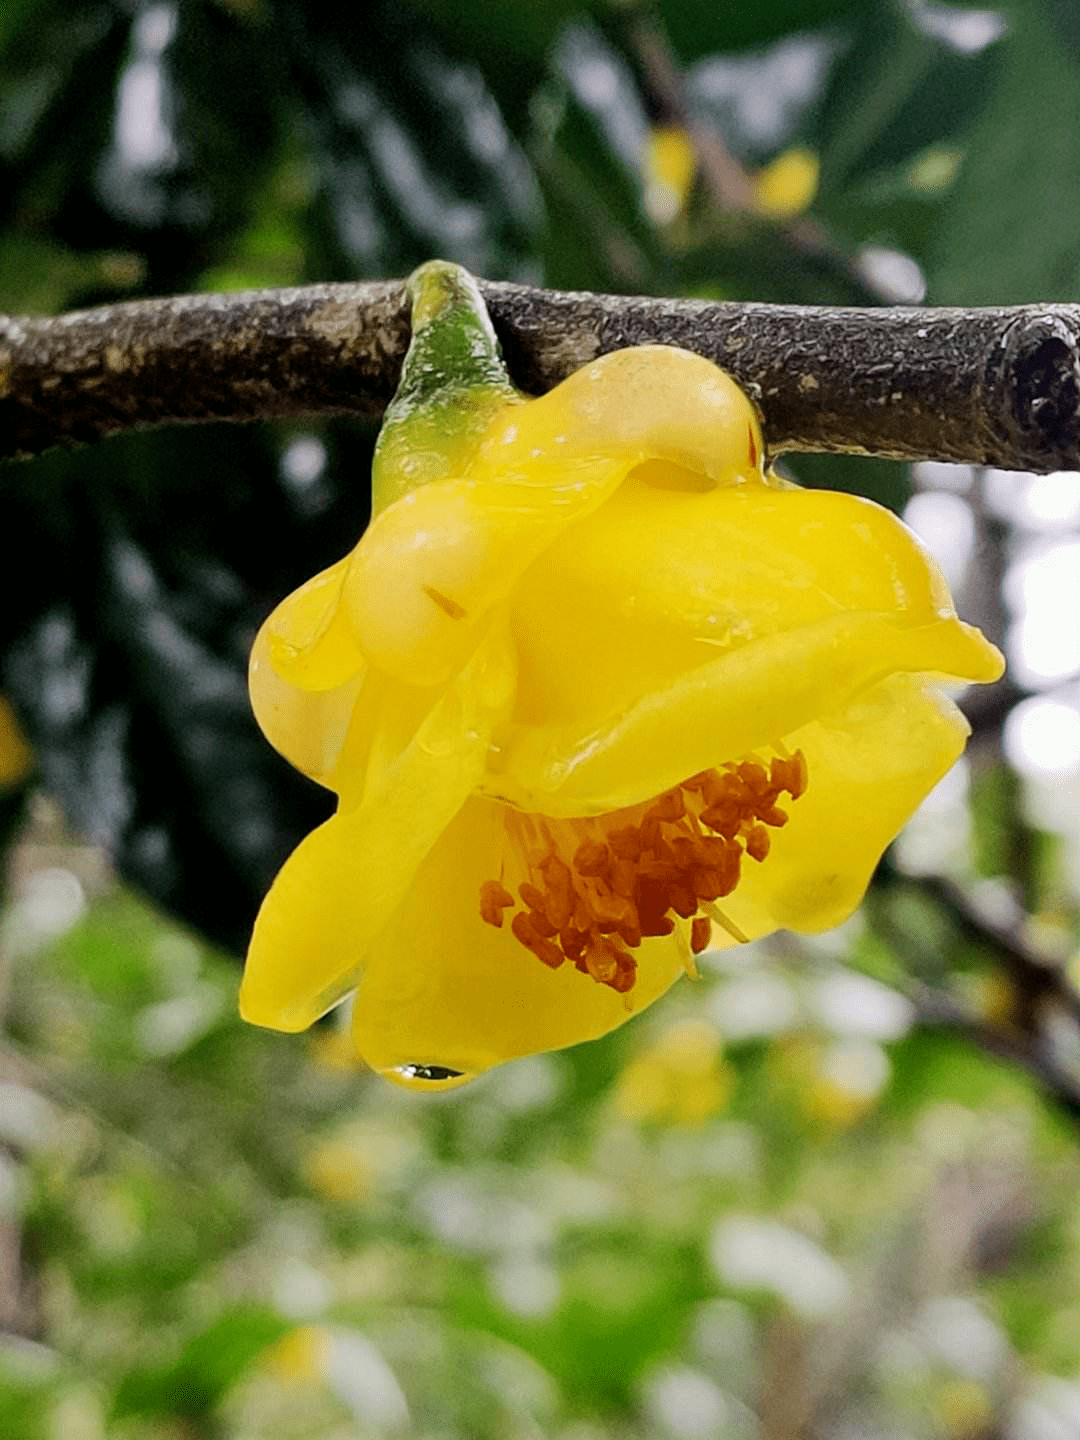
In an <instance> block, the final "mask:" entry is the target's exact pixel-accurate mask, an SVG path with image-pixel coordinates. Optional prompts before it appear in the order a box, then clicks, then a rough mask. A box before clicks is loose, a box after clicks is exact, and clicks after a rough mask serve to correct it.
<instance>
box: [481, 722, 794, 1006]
mask: <svg viewBox="0 0 1080 1440" xmlns="http://www.w3.org/2000/svg"><path fill="white" fill-rule="evenodd" d="M805 789H806V760H805V758H804V757H803V754H802V751H801V750H797V751H796V752H795V753H794V754H793V755H783V756H774V757H773V758H772V759H771V761H770V762H769V764H768V765H766V764H764V763H763V762H762V761H760V760H757V759H749V760H739V761H734V762H732V763H730V764H727V765H724V766H722V767H721V768H720V769H718V770H703V771H701V772H700V774H698V775H691V776H690V778H689V780H684V781H683V782H682V784H681V785H676V786H675V787H674V788H673V789H671V790H665V791H664V793H663V794H662V795H659V796H657V798H656V799H655V800H652V801H650V802H648V803H647V804H645V805H638V806H634V807H633V808H632V809H627V810H616V811H614V812H612V813H611V814H609V815H599V816H596V817H593V818H590V819H582V820H553V819H551V818H549V817H547V816H542V815H525V814H523V813H521V812H520V811H516V810H510V809H508V810H507V812H506V826H507V830H508V831H509V834H510V838H511V840H512V841H513V842H514V848H515V850H516V851H517V852H518V854H519V855H520V856H521V857H522V860H523V863H524V868H525V870H526V872H527V875H528V878H527V879H526V880H524V881H523V882H522V883H521V884H520V885H519V886H518V894H519V896H520V897H521V904H522V905H523V906H524V907H525V908H523V909H519V910H518V911H517V913H516V914H515V915H514V918H513V920H512V921H511V925H510V928H511V930H512V931H513V934H514V936H515V938H516V939H517V940H519V941H520V942H521V944H522V945H524V946H525V948H526V949H527V950H531V951H532V953H533V954H534V955H535V956H536V957H537V959H539V960H541V961H543V963H544V964H545V965H548V966H550V968H551V969H553V970H557V969H558V967H559V966H560V965H562V964H564V963H565V962H566V961H567V960H569V961H570V962H571V963H572V964H573V965H574V966H575V967H576V968H577V969H578V970H580V971H581V972H582V973H583V974H587V975H591V976H592V978H593V979H594V980H595V981H596V982H597V983H598V984H600V985H608V986H610V987H611V989H613V990H616V991H618V992H619V993H620V994H624V993H625V992H626V991H627V990H630V989H631V988H632V987H633V984H634V981H635V979H636V976H637V961H636V960H635V959H634V957H633V955H631V954H630V951H631V950H635V949H636V948H637V947H638V946H639V945H640V944H641V942H642V939H643V938H645V937H646V936H649V935H670V934H671V933H672V932H673V931H674V930H675V929H676V920H677V919H680V920H683V921H689V922H690V927H689V937H688V948H687V961H688V964H689V965H690V966H692V964H693V956H694V955H697V954H699V953H700V952H701V951H702V950H704V949H705V948H706V946H707V945H708V943H709V936H710V934H711V931H712V924H713V922H714V921H715V922H716V923H717V924H719V925H721V926H723V927H724V928H725V929H726V930H727V931H728V933H729V934H731V935H732V936H733V937H734V938H735V939H736V940H745V939H746V936H745V935H743V934H741V932H740V931H739V930H738V929H737V928H736V927H735V926H734V925H732V923H731V922H730V921H729V920H728V919H727V917H726V916H725V915H724V914H723V912H722V911H720V910H719V909H718V908H717V906H716V901H717V900H720V899H723V897H724V896H725V895H730V894H731V892H732V891H733V890H734V889H735V887H736V885H738V883H739V873H740V867H741V865H742V858H743V855H744V854H746V855H749V856H750V858H751V860H757V861H762V860H764V859H765V857H766V855H768V853H769V827H772V828H773V829H777V828H779V827H780V826H781V825H786V824H787V819H788V817H787V812H786V811H784V810H781V809H780V807H779V805H778V804H777V801H778V800H779V798H780V796H781V795H783V794H787V795H788V796H790V798H791V799H792V800H798V798H799V796H800V795H801V794H802V793H803V791H804V790H805ZM504 878H505V877H504ZM517 903H518V902H517V901H516V900H515V899H514V896H513V895H512V894H511V892H510V891H509V890H508V889H507V888H506V886H505V884H504V883H503V879H499V880H486V881H485V882H484V884H483V885H482V886H481V887H480V914H481V916H482V917H483V919H484V920H485V921H487V923H488V924H489V925H495V926H501V925H502V923H503V918H504V917H503V912H504V911H505V910H508V909H510V908H512V907H513V906H515V905H517ZM680 933H683V934H685V932H680Z"/></svg>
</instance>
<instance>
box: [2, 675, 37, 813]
mask: <svg viewBox="0 0 1080 1440" xmlns="http://www.w3.org/2000/svg"><path fill="white" fill-rule="evenodd" d="M33 763H34V757H33V755H32V753H31V750H30V742H29V741H28V740H27V739H26V736H25V735H24V734H23V731H22V727H21V726H20V724H19V722H18V720H17V719H16V718H15V711H14V710H13V709H12V708H11V704H10V702H9V701H8V700H7V699H6V697H5V696H3V695H0V791H3V790H7V789H10V788H13V787H14V786H16V785H19V784H21V783H22V781H23V780H25V779H26V777H27V776H28V775H29V773H30V770H31V768H32V766H33Z"/></svg>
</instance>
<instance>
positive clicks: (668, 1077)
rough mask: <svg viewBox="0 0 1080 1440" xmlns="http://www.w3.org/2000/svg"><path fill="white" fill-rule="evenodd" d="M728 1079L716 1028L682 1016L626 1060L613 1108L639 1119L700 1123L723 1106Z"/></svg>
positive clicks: (730, 1086)
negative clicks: (627, 1063) (683, 1018)
mask: <svg viewBox="0 0 1080 1440" xmlns="http://www.w3.org/2000/svg"><path fill="white" fill-rule="evenodd" d="M734 1085H735V1075H734V1071H733V1070H732V1068H731V1066H730V1065H728V1063H727V1062H726V1061H725V1059H724V1055H723V1044H722V1037H721V1035H720V1033H719V1031H718V1030H717V1029H716V1028H715V1026H713V1025H711V1024H710V1023H709V1022H708V1021H707V1020H682V1021H679V1022H677V1023H676V1024H674V1025H671V1026H669V1027H668V1029H667V1030H665V1031H664V1032H663V1034H661V1035H660V1036H659V1038H658V1039H657V1040H656V1042H655V1043H654V1044H653V1045H651V1046H649V1047H647V1048H646V1049H644V1050H642V1051H641V1052H640V1054H638V1055H636V1056H635V1057H634V1058H633V1059H632V1060H631V1061H630V1064H629V1065H628V1066H627V1067H626V1069H625V1070H624V1071H623V1072H622V1074H621V1075H620V1076H619V1083H618V1086H617V1088H616V1091H615V1109H616V1110H617V1111H618V1113H619V1114H620V1115H624V1116H625V1117H626V1118H627V1119H629V1120H638V1121H640V1122H642V1123H647V1122H650V1121H652V1122H654V1123H665V1122H666V1123H668V1124H671V1125H688V1126H692V1125H702V1124H704V1123H705V1121H706V1120H708V1119H710V1118H711V1117H712V1116H713V1115H716V1114H718V1113H719V1112H720V1111H721V1110H723V1109H724V1108H725V1107H726V1105H727V1104H728V1101H729V1100H730V1099H731V1092H732V1090H733V1089H734Z"/></svg>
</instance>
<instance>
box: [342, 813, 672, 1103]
mask: <svg viewBox="0 0 1080 1440" xmlns="http://www.w3.org/2000/svg"><path fill="white" fill-rule="evenodd" d="M503 817H504V810H503V807H502V806H500V805H498V804H496V803H494V802H491V801H485V800H482V799H472V800H470V801H469V802H468V803H467V804H466V805H465V806H464V808H463V809H462V811H461V813H460V814H459V815H458V816H457V817H456V819H455V820H454V821H453V823H452V824H451V825H450V826H449V827H448V828H447V830H446V831H445V833H444V834H443V836H442V838H441V839H440V840H439V842H438V844H437V845H435V846H434V847H433V848H432V850H431V851H430V853H429V854H428V855H427V857H426V859H425V860H424V861H423V863H422V864H421V866H420V868H419V870H418V872H417V874H416V878H415V880H414V882H413V884H412V886H411V888H410V890H409V893H408V896H407V898H406V900H405V902H404V904H403V905H402V906H401V908H400V910H399V911H398V912H397V913H396V914H395V915H394V917H393V919H392V921H391V922H390V924H389V925H388V926H387V927H386V929H385V930H384V931H383V932H382V934H381V935H380V936H379V938H378V941H377V943H376V944H375V945H374V946H373V947H372V951H371V955H370V957H369V959H368V961H367V964H366V965H365V967H364V973H363V977H362V979H361V981H360V986H359V989H358V990H357V994H356V1000H355V1004H354V1009H353V1033H354V1036H355V1039H356V1046H357V1050H358V1051H359V1053H360V1055H362V1056H363V1058H364V1059H365V1060H366V1061H367V1062H368V1064H369V1065H371V1066H373V1067H374V1068H375V1069H377V1070H381V1071H386V1072H394V1071H395V1070H398V1069H400V1068H402V1067H406V1066H409V1065H414V1064H420V1065H437V1066H440V1067H445V1068H448V1069H451V1070H456V1071H461V1072H463V1073H464V1074H466V1075H473V1074H476V1073H478V1072H479V1071H482V1070H486V1069H488V1068H489V1067H490V1066H492V1065H497V1064H499V1063H500V1062H501V1061H503V1060H509V1059H512V1058H513V1057H515V1056H518V1055H530V1054H533V1053H535V1052H537V1051H541V1050H556V1049H559V1048H561V1047H562V1046H565V1045H573V1044H576V1043H577V1042H578V1041H581V1040H591V1039H593V1038H595V1037H596V1036H598V1035H603V1034H604V1033H606V1032H607V1031H608V1030H611V1029H614V1028H615V1026H617V1025H621V1024H622V1023H623V1022H624V1021H626V1020H628V1019H629V1018H630V1016H631V1015H633V1014H637V1013H638V1012H640V1011H641V1010H643V1009H644V1008H645V1007H646V1006H647V1005H650V1004H652V1002H653V1001H654V1000H655V999H656V998H657V997H658V996H659V995H661V994H662V993H663V992H664V991H665V990H667V989H668V987H669V986H670V985H671V984H672V983H673V982H674V981H675V980H676V979H678V977H679V975H681V974H682V973H683V970H684V967H683V961H682V959H681V958H680V953H679V949H678V944H677V942H676V941H675V940H674V939H673V938H671V937H669V938H666V939H652V940H645V941H643V942H642V945H641V947H640V949H638V950H636V951H635V952H634V957H635V959H637V960H638V961H639V968H638V978H637V983H636V984H635V985H634V988H633V989H632V990H630V991H629V992H628V994H626V995H617V994H616V993H615V992H614V991H613V990H611V989H609V988H608V987H607V986H605V985H598V984H596V983H595V982H594V981H592V980H591V979H590V978H589V977H588V976H587V975H582V974H580V973H579V972H578V971H577V970H575V969H574V967H573V965H571V964H569V963H567V964H564V965H563V966H562V967H561V968H560V969H558V970H549V969H548V968H547V967H546V966H545V965H543V964H541V962H540V961H539V960H538V959H537V958H536V957H535V956H534V955H532V954H530V953H529V951H527V950H526V949H525V948H524V947H523V946H522V945H521V944H520V943H519V942H518V941H517V940H516V939H514V937H513V935H512V934H511V933H510V927H509V925H508V924H507V925H504V927H503V928H502V929H500V930H497V929H495V928H494V927H492V926H491V925H486V924H484V922H483V921H482V920H481V919H480V910H479V895H480V887H481V885H482V884H483V882H484V881H485V880H489V879H491V878H493V877H495V876H497V875H498V873H499V866H500V863H501V857H502V856H503V855H504V854H505V852H506V832H505V829H504V826H503Z"/></svg>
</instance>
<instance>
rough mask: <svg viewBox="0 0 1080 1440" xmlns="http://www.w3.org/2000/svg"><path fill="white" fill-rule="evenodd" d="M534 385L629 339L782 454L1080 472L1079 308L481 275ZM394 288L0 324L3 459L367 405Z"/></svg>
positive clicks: (396, 320)
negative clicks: (690, 377)
mask: <svg viewBox="0 0 1080 1440" xmlns="http://www.w3.org/2000/svg"><path fill="white" fill-rule="evenodd" d="M481 290H482V291H483V294H484V298H485V299H486V301H487V303H488V306H489V308H490V310H491V315H492V319H493V321H494V324H495V328H496V330H497V332H498V333H499V336H500V339H501V340H502V343H503V347H504V350H505V352H506V357H507V363H508V365H509V367H510V373H511V375H512V376H513V377H514V379H515V380H516V381H517V383H518V384H519V385H521V387H522V388H523V389H525V390H528V391H530V392H532V393H537V394H538V393H541V392H543V391H545V390H548V389H550V388H551V387H552V386H553V385H555V384H557V383H558V381H560V380H562V379H564V378H565V377H566V376H567V375H568V374H570V373H571V372H572V371H573V370H575V369H577V368H579V367H580V366H582V365H585V364H587V363H588V362H589V361H591V360H593V359H595V358H596V357H597V356H598V355H602V354H604V353H605V352H607V351H610V350H618V349H622V348H624V347H625V346H628V345H644V344H657V343H663V344H672V345H681V346H684V347H685V348H686V349H689V350H693V351H696V352H697V353H698V354H701V355H705V356H707V357H708V358H709V359H711V360H714V361H716V362H717V363H718V364H720V365H722V366H723V367H724V369H726V370H728V371H730V372H731V374H732V375H734V377H735V378H736V379H737V380H738V381H739V383H740V384H741V385H742V386H743V387H744V388H745V389H746V390H747V391H748V392H749V393H750V394H751V395H752V396H753V397H754V399H755V400H756V401H757V403H758V405H759V407H760V409H761V412H762V415H763V418H764V423H765V431H766V435H767V437H768V439H769V443H770V445H771V447H772V449H773V450H774V451H777V452H779V451H785V450H822V451H831V452H834V453H843V452H849V453H862V454H868V455H882V456H891V457H894V458H898V459H936V460H952V461H960V462H967V463H976V464H980V463H985V464H990V465H997V466H1000V467H1002V468H1006V469H1020V470H1038V471H1052V470H1062V469H1076V468H1080V306H1078V305H1024V306H1016V307H1008V308H988V309H976V310H961V309H919V308H895V309H881V310H875V309H869V310H861V309H836V308H829V307H822V308H818V307H814V306H799V305H758V304H736V303H713V302H710V301H700V300H655V299H647V298H641V297H622V296H610V295H607V296H605V295H589V294H572V293H567V292H560V291H552V290H538V289H533V288H530V287H528V286H522V285H509V284H494V283H490V282H483V283H482V284H481ZM408 333H409V329H408V315H407V310H406V302H405V297H404V292H403V289H402V286H401V284H400V282H397V281H372V282H367V283H363V284H343V285H313V286H307V287H305V288H303V289H294V290H262V291H248V292H246V293H243V294H234V295H191V296H182V297H178V298H175V299H166V300H141V301H133V302H128V303H125V304H120V305H110V306H105V307H103V308H101V309H98V310H84V311H79V312H76V313H74V314H71V315H65V316H60V317H58V318H54V319H37V318H35V319H26V318H10V317H8V318H5V317H0V455H31V454H35V453H37V452H38V451H41V450H44V449H46V448H47V447H48V446H50V445H56V444H60V443H71V442H72V441H79V440H93V439H96V438H98V437H99V436H102V435H107V434H110V433H112V432H114V431H119V430H133V429H139V428H143V427H146V426H152V425H163V424H169V423H176V422H180V421H188V422H193V421H207V420H240V421H244V420H264V419H270V418H273V417H278V416H292V417H300V416H316V415H342V414H344V415H369V416H370V415H378V414H380V413H381V412H382V410H383V409H384V407H385V405H386V403H387V401H388V399H389V398H390V395H391V394H392V393H393V390H394V386H395V385H396V383H397V378H398V374H399V371H400V366H401V360H402V356H403V355H404V352H405V347H406V344H407V341H408Z"/></svg>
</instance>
